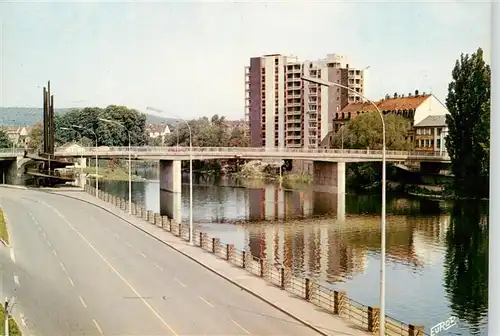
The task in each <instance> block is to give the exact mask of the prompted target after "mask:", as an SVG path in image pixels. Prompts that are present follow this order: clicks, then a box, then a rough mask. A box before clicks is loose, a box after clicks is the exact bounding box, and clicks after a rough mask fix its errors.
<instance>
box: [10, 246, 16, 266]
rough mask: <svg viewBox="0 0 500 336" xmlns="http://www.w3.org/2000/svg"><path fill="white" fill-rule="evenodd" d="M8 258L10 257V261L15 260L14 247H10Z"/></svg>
mask: <svg viewBox="0 0 500 336" xmlns="http://www.w3.org/2000/svg"><path fill="white" fill-rule="evenodd" d="M10 259H12V262H14V263H15V262H16V256H15V254H14V249H12V248H11V249H10Z"/></svg>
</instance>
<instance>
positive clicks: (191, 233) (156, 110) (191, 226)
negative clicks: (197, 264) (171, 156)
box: [146, 106, 193, 244]
mask: <svg viewBox="0 0 500 336" xmlns="http://www.w3.org/2000/svg"><path fill="white" fill-rule="evenodd" d="M146 109H147V110H150V111H154V112H158V113H163V112H164V111H163V110H161V109H158V108H155V107H151V106H148V107H146ZM176 117H177V118H179V119H181V120H182V121H183V122H184V123H185V124H186V125H187V127H188V130H189V243H190V244H193V133H192V132H191V126H189V123H188V122H187V121H186V120H185V119H183V118H182V117H180V116H176ZM177 132H179V124H177ZM177 134H178V133H177ZM178 139H179V138H178V137H177V140H178ZM177 146H178V145H177Z"/></svg>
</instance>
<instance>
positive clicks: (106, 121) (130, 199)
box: [99, 118, 132, 214]
mask: <svg viewBox="0 0 500 336" xmlns="http://www.w3.org/2000/svg"><path fill="white" fill-rule="evenodd" d="M99 120H100V121H103V122H105V123H108V124H115V125H118V126H120V127H122V128H123V129H124V130H125V131H127V134H128V213H129V214H132V154H131V153H132V152H131V150H130V131H129V130H128V128H126V127H125V126H124V125H123V124H122V123H120V122H118V121H116V120H110V119H104V118H99Z"/></svg>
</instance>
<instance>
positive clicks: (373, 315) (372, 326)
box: [368, 307, 380, 333]
mask: <svg viewBox="0 0 500 336" xmlns="http://www.w3.org/2000/svg"><path fill="white" fill-rule="evenodd" d="M379 313H380V309H378V308H373V307H368V331H369V332H372V333H375V332H377V331H378V330H379V322H380V319H379Z"/></svg>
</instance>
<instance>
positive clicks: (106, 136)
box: [54, 105, 147, 147]
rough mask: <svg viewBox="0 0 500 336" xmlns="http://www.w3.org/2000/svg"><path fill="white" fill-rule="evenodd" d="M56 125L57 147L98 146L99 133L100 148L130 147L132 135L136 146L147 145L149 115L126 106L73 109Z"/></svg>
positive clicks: (55, 121)
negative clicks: (79, 143) (71, 143)
mask: <svg viewBox="0 0 500 336" xmlns="http://www.w3.org/2000/svg"><path fill="white" fill-rule="evenodd" d="M99 118H103V119H109V120H113V121H116V122H118V123H120V124H121V125H122V126H120V125H118V124H113V123H107V122H104V121H101V120H99ZM54 124H55V142H56V147H57V146H61V145H64V144H65V143H68V142H79V141H82V142H83V144H84V145H87V146H95V141H96V134H97V143H98V145H99V146H128V140H129V139H128V137H129V135H128V132H130V142H131V145H132V146H143V145H145V144H147V135H146V116H145V115H144V114H142V113H139V112H138V111H136V110H134V109H128V108H127V107H125V106H116V105H110V106H108V107H106V108H104V109H101V108H98V107H86V108H84V109H81V110H78V109H73V110H71V111H69V112H68V113H65V114H63V115H56V116H55V118H54ZM74 125H78V126H81V127H82V128H81V129H80V128H77V127H74ZM67 128H69V129H67Z"/></svg>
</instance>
